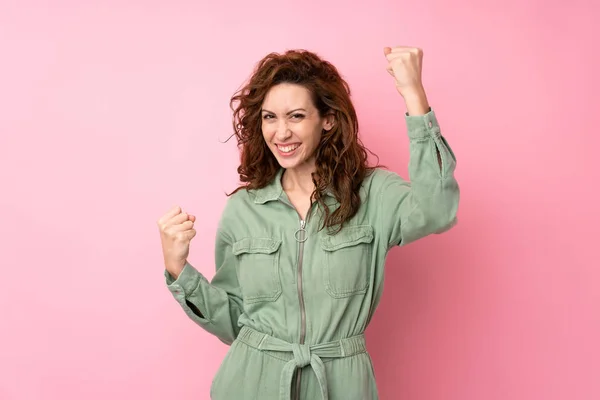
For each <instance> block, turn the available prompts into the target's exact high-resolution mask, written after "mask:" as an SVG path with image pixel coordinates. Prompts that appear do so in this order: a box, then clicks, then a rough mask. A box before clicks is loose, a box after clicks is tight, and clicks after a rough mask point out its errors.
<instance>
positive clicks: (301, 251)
mask: <svg viewBox="0 0 600 400" xmlns="http://www.w3.org/2000/svg"><path fill="white" fill-rule="evenodd" d="M283 202H284V203H286V204H287V205H288V206H290V207H292V208H293V209H294V211H296V213H297V214H298V219H299V220H300V229H298V230H296V232H295V233H294V237H295V239H296V241H297V242H298V245H299V246H298V272H297V275H296V288H297V289H298V302H299V304H300V340H299V342H300V344H304V341H305V340H306V308H305V305H304V295H303V289H302V263H303V261H304V242H306V240H307V237H306V223H307V222H308V220H309V219H310V213H311V211H312V208H313V205H314V202H313V203H311V204H310V207H309V208H308V212H307V213H306V220H304V219H302V217H301V216H300V213H299V212H298V210H296V207H294V206H293V205H292V204H291V203H289V202H287V201H283ZM298 234H300V237H298ZM301 379H302V370H301V369H298V371H297V374H296V389H295V390H294V393H293V396H292V399H294V400H299V399H300V382H301Z"/></svg>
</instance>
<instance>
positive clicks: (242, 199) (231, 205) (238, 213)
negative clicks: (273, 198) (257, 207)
mask: <svg viewBox="0 0 600 400" xmlns="http://www.w3.org/2000/svg"><path fill="white" fill-rule="evenodd" d="M253 204H254V200H253V196H252V194H251V193H250V192H249V191H248V190H246V189H244V188H242V189H240V190H238V191H237V192H235V193H233V194H232V195H230V196H227V199H226V200H225V206H224V208H223V211H222V212H221V217H220V220H219V233H221V234H225V235H227V236H229V237H233V236H234V235H233V230H234V227H235V226H236V225H239V222H240V220H241V219H243V216H244V215H247V213H248V209H249V208H250V207H251V206H252V205H253Z"/></svg>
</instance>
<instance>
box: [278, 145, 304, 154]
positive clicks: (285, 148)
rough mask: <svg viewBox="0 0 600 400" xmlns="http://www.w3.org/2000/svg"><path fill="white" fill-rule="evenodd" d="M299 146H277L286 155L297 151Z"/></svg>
mask: <svg viewBox="0 0 600 400" xmlns="http://www.w3.org/2000/svg"><path fill="white" fill-rule="evenodd" d="M298 146H300V145H299V144H295V145H292V146H277V147H279V150H281V151H283V152H284V153H289V152H291V151H293V150H296V149H297V148H298Z"/></svg>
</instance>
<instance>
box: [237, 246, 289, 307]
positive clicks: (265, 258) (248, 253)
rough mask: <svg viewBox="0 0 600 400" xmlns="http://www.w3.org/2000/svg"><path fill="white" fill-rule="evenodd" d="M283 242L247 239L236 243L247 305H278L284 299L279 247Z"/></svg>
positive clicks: (240, 280)
mask: <svg viewBox="0 0 600 400" xmlns="http://www.w3.org/2000/svg"><path fill="white" fill-rule="evenodd" d="M280 246H281V240H277V239H271V238H254V237H249V238H244V239H241V240H239V241H237V242H235V243H233V254H235V255H236V256H237V257H238V265H237V268H238V270H237V274H238V280H239V283H240V286H241V289H242V296H243V297H244V302H245V303H247V304H249V303H258V302H263V301H275V300H277V298H278V297H279V296H280V295H281V280H280V278H279V247H280Z"/></svg>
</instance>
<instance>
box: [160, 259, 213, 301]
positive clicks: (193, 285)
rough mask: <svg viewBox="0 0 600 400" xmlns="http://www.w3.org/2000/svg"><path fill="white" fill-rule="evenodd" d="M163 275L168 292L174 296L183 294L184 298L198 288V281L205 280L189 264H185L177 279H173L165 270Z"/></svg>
mask: <svg viewBox="0 0 600 400" xmlns="http://www.w3.org/2000/svg"><path fill="white" fill-rule="evenodd" d="M164 274H165V281H166V283H167V287H168V288H169V290H170V291H171V292H172V293H173V294H174V295H178V294H183V295H184V297H185V298H188V297H189V296H190V295H191V294H192V293H193V292H194V291H195V290H196V289H197V288H198V285H199V284H200V281H201V280H203V279H205V278H204V276H202V274H201V273H200V272H198V271H197V270H196V269H195V268H194V267H193V266H192V265H191V264H190V263H189V262H186V263H185V265H184V267H183V270H182V271H181V273H180V274H179V276H178V277H177V279H173V277H172V276H171V274H170V273H169V271H167V270H166V269H165V272H164Z"/></svg>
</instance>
